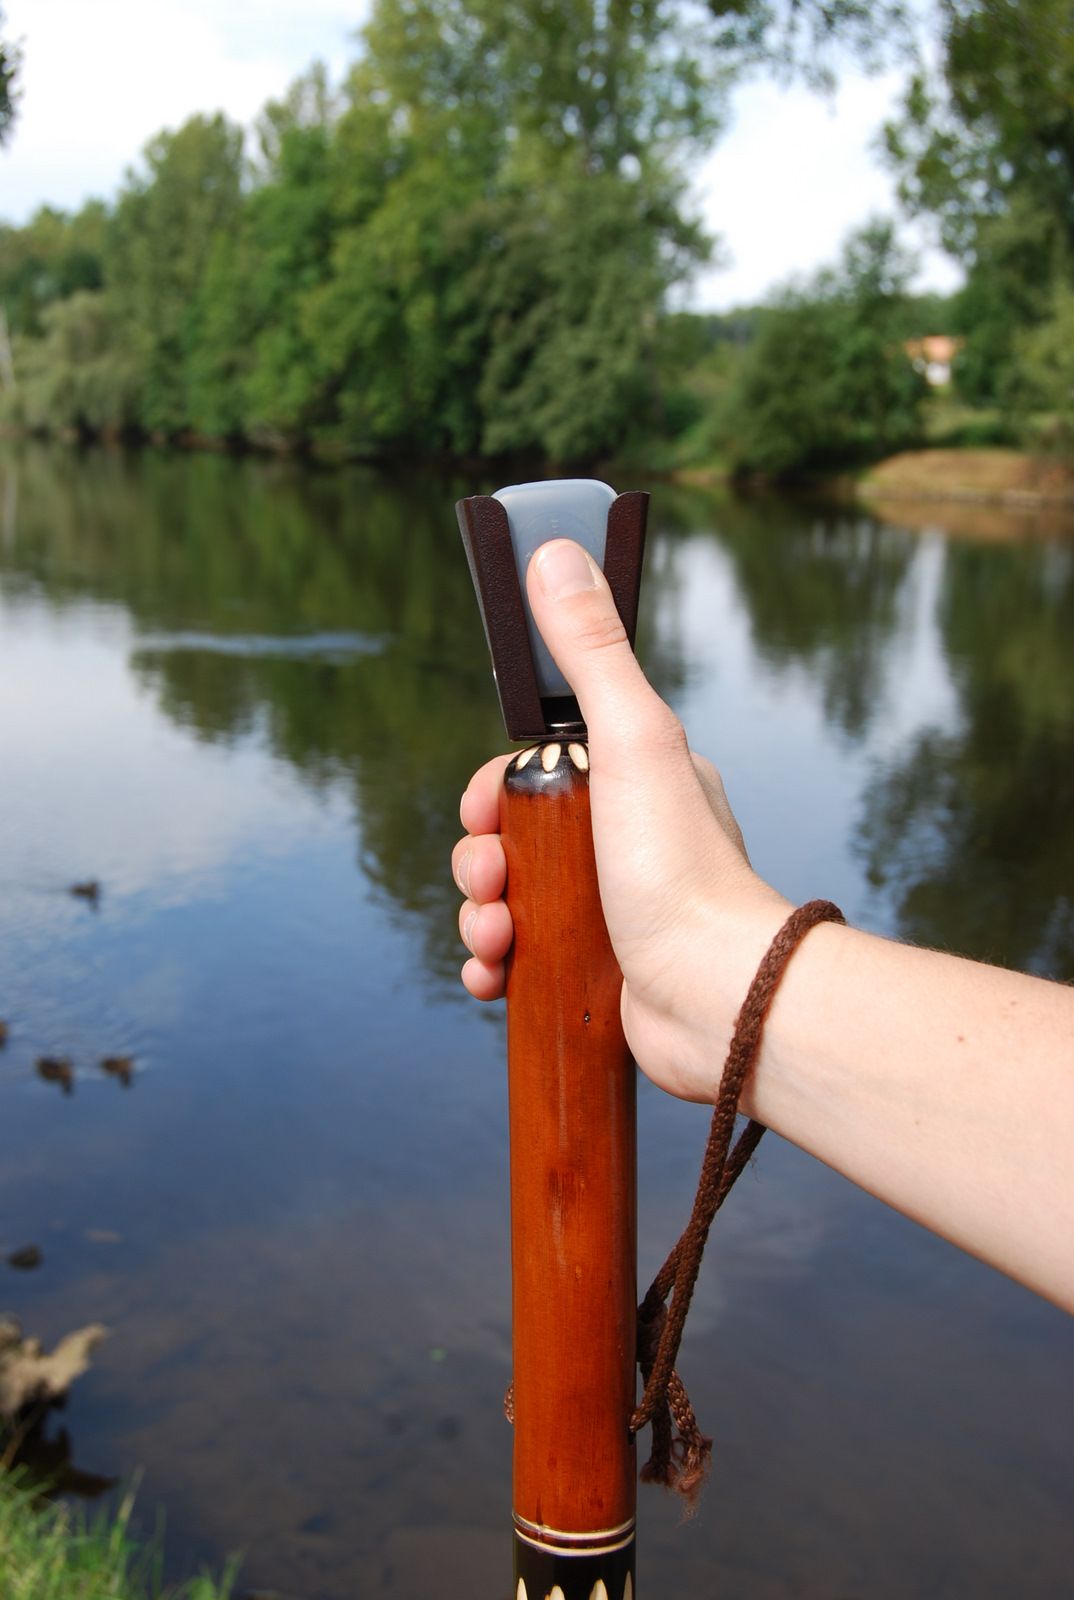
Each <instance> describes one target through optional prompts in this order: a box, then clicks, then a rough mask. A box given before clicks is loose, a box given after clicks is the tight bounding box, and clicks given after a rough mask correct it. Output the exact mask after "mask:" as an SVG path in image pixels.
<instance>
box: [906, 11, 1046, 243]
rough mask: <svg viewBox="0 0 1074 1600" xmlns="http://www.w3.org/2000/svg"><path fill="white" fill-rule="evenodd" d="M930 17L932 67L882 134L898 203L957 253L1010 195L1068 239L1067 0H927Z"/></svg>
mask: <svg viewBox="0 0 1074 1600" xmlns="http://www.w3.org/2000/svg"><path fill="white" fill-rule="evenodd" d="M938 17H939V22H940V28H941V41H942V52H941V57H940V68H939V70H938V71H937V72H928V71H925V70H921V71H919V72H918V73H917V74H916V75H915V76H914V78H913V79H912V81H911V84H910V86H909V89H908V91H907V94H906V97H905V101H904V104H903V109H902V116H901V118H900V119H899V120H898V121H897V122H895V123H892V124H891V125H890V126H889V127H888V129H887V130H886V137H887V143H888V149H889V152H890V155H891V157H892V159H893V161H894V162H895V164H896V166H897V167H898V168H899V170H900V172H901V174H902V191H903V195H904V198H905V199H906V201H907V203H908V204H909V205H910V206H911V207H912V208H913V209H914V210H917V211H922V212H928V213H931V214H932V215H934V216H936V217H938V218H939V220H940V223H941V226H942V229H943V233H944V238H945V241H946V242H947V244H948V245H949V247H950V248H951V249H952V250H953V251H954V252H955V253H956V254H958V255H960V256H963V257H967V256H971V255H972V253H973V250H974V246H975V241H976V237H977V230H978V227H979V224H980V222H981V219H982V218H984V217H988V216H997V215H1001V214H1003V213H1004V212H1005V211H1006V210H1007V209H1008V207H1009V205H1010V203H1011V200H1012V198H1013V197H1014V196H1018V197H1020V198H1021V200H1022V201H1023V202H1024V203H1026V204H1027V205H1032V206H1033V207H1034V208H1038V209H1040V210H1041V211H1043V212H1044V213H1046V214H1047V215H1048V216H1050V217H1051V218H1053V219H1054V220H1055V222H1056V224H1057V225H1058V227H1059V228H1060V230H1061V231H1062V233H1063V235H1064V237H1065V239H1066V242H1067V244H1068V246H1074V205H1072V196H1074V118H1072V117H1071V106H1072V105H1074V4H1072V3H1071V0H939V9H938Z"/></svg>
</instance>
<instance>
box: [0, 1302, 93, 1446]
mask: <svg viewBox="0 0 1074 1600" xmlns="http://www.w3.org/2000/svg"><path fill="white" fill-rule="evenodd" d="M107 1334H108V1329H107V1328H104V1327H102V1326H101V1324H100V1323H99V1322H93V1323H91V1324H90V1326H89V1327H88V1328H79V1330H78V1332H77V1333H69V1334H68V1335H67V1337H66V1339H61V1340H60V1342H59V1344H58V1345H57V1346H56V1348H55V1350H53V1352H52V1354H51V1355H46V1354H45V1353H44V1351H43V1350H42V1348H41V1341H40V1339H24V1338H23V1336H22V1329H21V1327H20V1326H19V1324H18V1323H17V1322H16V1321H15V1319H14V1318H13V1317H0V1421H5V1422H10V1421H14V1419H15V1418H16V1417H18V1416H19V1414H20V1413H21V1412H24V1411H26V1410H28V1409H29V1407H31V1406H49V1405H55V1404H56V1402H57V1401H59V1400H62V1399H63V1397H64V1395H65V1394H66V1393H67V1391H68V1389H69V1388H70V1387H71V1385H72V1383H74V1381H75V1379H76V1378H80V1377H81V1376H82V1374H83V1373H84V1372H85V1371H86V1370H87V1369H88V1367H89V1364H90V1359H89V1358H90V1355H91V1354H92V1352H93V1351H94V1350H95V1349H96V1347H97V1345H99V1344H100V1342H101V1340H102V1339H104V1338H106V1337H107Z"/></svg>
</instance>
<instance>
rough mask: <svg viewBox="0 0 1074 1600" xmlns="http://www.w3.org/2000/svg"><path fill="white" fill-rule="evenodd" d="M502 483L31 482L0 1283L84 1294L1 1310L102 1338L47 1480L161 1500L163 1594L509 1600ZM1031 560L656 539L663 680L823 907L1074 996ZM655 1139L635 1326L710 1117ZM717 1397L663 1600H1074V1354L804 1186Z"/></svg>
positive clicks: (741, 1255) (659, 1508)
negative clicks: (470, 572)
mask: <svg viewBox="0 0 1074 1600" xmlns="http://www.w3.org/2000/svg"><path fill="white" fill-rule="evenodd" d="M626 486H627V485H623V487H626ZM478 487H491V486H482V485H476V484H450V483H444V482H438V483H421V482H414V481H413V480H406V481H398V482H392V481H389V480H386V479H383V478H376V477H374V476H372V475H369V474H365V473H360V472H339V473H331V474H329V473H320V474H318V473H303V472H302V471H300V470H299V469H297V468H295V467H291V466H287V465H272V464H264V463H251V462H239V463H237V462H232V461H228V460H222V459H210V458H205V459H187V458H174V459H173V458H169V457H167V456H163V455H153V456H144V457H142V458H140V459H135V460H127V459H124V458H122V457H118V456H109V455H104V454H95V455H89V456H84V457H80V456H78V455H77V454H75V453H71V452H66V451H56V452H48V451H45V450H44V449H17V448H15V447H13V446H10V445H9V446H7V447H5V450H4V453H3V454H0V1016H3V1017H6V1018H7V1019H9V1021H10V1024H11V1037H10V1041H9V1043H8V1046H7V1049H6V1050H5V1051H4V1052H3V1054H2V1055H0V1126H2V1129H3V1145H2V1150H3V1158H2V1161H0V1246H2V1247H3V1248H4V1249H5V1250H6V1249H10V1248H12V1247H14V1246H17V1245H21V1244H26V1243H31V1242H33V1243H36V1244H38V1245H39V1246H40V1247H41V1249H42V1251H43V1252H44V1261H43V1264H42V1266H41V1267H40V1269H39V1270H38V1271H36V1272H32V1273H15V1272H14V1271H10V1270H8V1269H4V1268H0V1273H2V1276H0V1291H2V1293H0V1309H5V1308H6V1309H10V1310H11V1311H13V1312H15V1313H16V1314H17V1315H18V1316H19V1317H20V1318H21V1320H22V1321H23V1324H24V1326H25V1327H26V1328H27V1329H28V1330H30V1331H33V1332H35V1333H39V1334H41V1335H42V1336H43V1337H45V1338H46V1339H53V1338H56V1337H58V1336H59V1335H61V1334H63V1333H64V1332H66V1331H67V1330H68V1329H69V1328H70V1327H72V1326H74V1325H76V1324H81V1323H84V1322H88V1321H91V1320H95V1319H99V1320H101V1321H103V1322H105V1323H107V1324H108V1326H109V1328H110V1329H111V1337H110V1338H109V1340H108V1342H107V1343H106V1344H105V1345H104V1346H102V1348H101V1350H100V1351H99V1352H98V1356H97V1359H96V1361H95V1364H94V1367H93V1370H92V1372H91V1373H90V1374H89V1375H88V1376H87V1377H86V1378H85V1379H83V1380H82V1381H81V1382H80V1383H79V1384H78V1385H77V1386H76V1388H75V1390H74V1391H73V1393H72V1396H71V1399H70V1403H69V1405H68V1407H67V1409H66V1411H65V1412H64V1413H63V1414H62V1416H59V1417H56V1418H54V1419H53V1421H52V1423H51V1424H50V1432H49V1435H48V1441H47V1442H48V1443H49V1444H50V1446H51V1449H52V1459H53V1465H54V1466H55V1465H56V1464H58V1463H59V1462H61V1461H66V1463H67V1471H68V1474H69V1477H68V1482H69V1484H70V1486H71V1487H72V1488H76V1489H81V1490H82V1491H86V1492H90V1491H93V1490H95V1489H100V1490H104V1491H105V1492H107V1489H106V1484H107V1480H109V1479H123V1478H125V1477H129V1476H130V1475H131V1474H132V1473H133V1472H135V1471H136V1470H137V1469H144V1477H143V1479H142V1487H141V1491H140V1502H141V1504H142V1506H143V1514H144V1518H145V1521H146V1522H147V1523H148V1524H151V1523H152V1520H153V1516H154V1508H156V1507H157V1506H158V1505H163V1506H164V1507H165V1508H166V1511H167V1518H168V1533H167V1555H168V1561H169V1566H170V1570H171V1571H172V1572H173V1574H174V1575H175V1576H180V1575H183V1574H186V1573H189V1572H190V1571H191V1570H193V1569H194V1568H195V1567H196V1566H197V1564H198V1563H199V1562H201V1561H208V1562H214V1563H217V1562H219V1561H220V1560H221V1559H222V1558H223V1556H224V1555H225V1554H226V1553H227V1552H229V1551H232V1550H236V1549H243V1550H245V1551H246V1552H247V1556H246V1562H245V1565H244V1568H243V1582H244V1584H245V1585H246V1586H247V1587H249V1588H251V1589H258V1590H269V1589H271V1590H272V1591H274V1592H278V1593H280V1594H285V1595H287V1596H289V1597H290V1596H295V1597H299V1600H345V1597H360V1600H366V1597H371V1600H372V1597H379V1596H384V1597H385V1600H423V1597H426V1596H431V1595H434V1594H435V1595H448V1596H451V1597H454V1596H460V1597H461V1596H463V1595H467V1596H469V1595H480V1596H488V1597H490V1600H500V1597H506V1596H507V1593H508V1589H509V1583H508V1565H509V1559H510V1558H509V1539H508V1535H507V1527H508V1514H509V1455H510V1436H509V1430H508V1428H507V1426H506V1424H505V1423H504V1421H503V1418H502V1415H501V1409H500V1406H501V1397H502V1394H503V1389H504V1385H505V1383H506V1380H507V1378H508V1375H509V1365H510V1328H509V1298H508V1297H509V1281H508V1259H507V1215H506V1192H507V1189H506V1178H507V1166H506V1161H507V1158H506V1150H505V1089H504V1081H503V1076H504V1075H503V1068H502V1059H503V1023H502V1016H501V1015H500V1014H499V1011H498V1008H493V1009H492V1010H491V1011H482V1010H480V1009H479V1008H478V1007H476V1006H474V1005H473V1004H471V1003H469V1002H467V1001H466V1000H465V999H464V998H463V997H462V995H461V991H459V990H458V988H457V986H456V980H455V973H456V971H457V967H458V965H459V963H460V960H461V952H460V950H459V948H458V947H457V944H456V933H455V916H456V909H457V897H456V894H455V891H454V889H453V887H452V885H451V883H450V881H449V875H448V864H447V858H448V851H449V849H450V846H451V844H452V842H453V841H454V839H455V837H456V834H457V821H456V806H457V797H458V793H459V791H460V789H461V787H462V785H463V783H464V781H465V779H466V777H467V776H468V774H469V772H470V771H471V770H472V768H473V767H474V766H475V765H476V764H477V763H478V762H479V761H481V760H483V759H484V758H485V757H486V756H487V755H488V754H489V753H490V752H492V751H495V750H496V749H498V748H500V747H501V746H502V730H501V727H500V723H499V717H498V712H497V710H496V706H495V702H494V698H493V694H492V690H491V685H490V680H489V674H488V669H487V666H486V661H485V655H484V646H483V643H482V641H481V638H480V635H479V629H478V626H477V623H476V616H475V610H474V604H473V600H472V596H471V593H470V589H469V578H468V576H467V572H466V565H465V562H464V560H463V558H462V555H461V551H460V549H459V545H458V538H457V534H456V532H455V528H454V517H453V512H452V501H453V498H454V496H455V494H456V493H458V492H465V491H467V490H472V489H474V488H478ZM991 520H992V519H986V518H984V517H983V516H977V515H975V516H973V517H971V519H970V525H969V526H968V527H967V526H959V527H958V528H953V527H952V526H951V524H950V519H948V521H947V524H946V525H945V518H944V515H943V513H941V512H937V514H936V517H935V520H934V522H932V523H929V524H928V525H926V526H918V527H916V528H911V527H909V526H908V525H903V524H900V523H899V522H895V521H883V520H879V519H876V518H873V517H870V516H867V515H865V514H863V513H860V512H852V511H846V510H844V511H842V512H826V511H823V510H817V509H811V508H802V507H800V506H799V507H793V506H787V505H780V504H778V503H765V504H759V503H757V502H754V503H751V504H746V505H743V504H736V503H735V502H733V501H730V500H728V499H726V498H717V497H715V496H713V497H706V496H702V495H688V494H685V493H683V492H681V491H680V492H672V491H670V490H660V491H659V492H658V493H657V495H656V498H655V503H654V524H655V526H654V532H653V536H652V541H651V547H650V554H649V558H648V564H647V576H646V587H645V591H644V595H643V602H644V618H643V624H642V637H641V640H640V650H641V653H642V655H643V658H644V660H645V662H646V664H647V666H648V668H649V670H650V672H651V674H652V675H653V677H654V679H655V680H656V682H657V683H658V685H659V686H660V688H661V689H662V691H663V692H664V693H665V694H666V695H667V696H668V697H669V698H670V699H671V700H672V702H673V703H674V704H675V706H676V707H677V708H678V710H679V711H680V712H681V714H682V715H683V717H684V718H685V720H686V722H687V726H688V728H689V730H690V732H691V735H692V739H693V742H694V744H695V745H696V746H697V747H698V748H700V749H701V750H703V751H704V752H706V753H707V754H710V755H712V756H713V757H714V758H715V759H716V760H717V761H718V762H719V763H720V765H721V767H722V768H723V770H724V772H725V775H726V779H727V784H728V788H729V790H730V792H731V795H732V799H733V801H734V803H735V805H736V808H737V810H738V813H739V816H740V817H741V819H742V821H743V825H744V827H745V830H746V834H747V837H748V839H749V842H750V846H751V850H752V853H753V856H754V860H755V861H756V863H757V865H758V866H759V868H760V870H761V871H762V872H764V873H765V874H766V875H767V876H769V877H770V878H771V879H772V880H773V881H774V882H775V883H776V884H778V885H779V886H780V888H782V889H783V890H784V891H785V892H786V893H787V894H788V895H790V896H791V897H792V898H795V899H805V898H808V897H810V896H812V895H817V894H822V895H827V896H831V897H832V898H834V899H836V900H837V901H839V902H840V903H841V904H842V905H843V906H844V908H845V909H846V911H847V913H848V915H849V916H850V917H852V918H853V919H855V920H857V921H859V922H860V923H862V924H864V925H865V926H867V927H870V928H874V929H877V930H880V931H883V932H887V933H896V934H901V935H905V936H907V937H910V938H913V939H916V940H921V941H925V942H928V943H930V944H935V945H939V946H944V947H948V948H952V949H957V950H960V951H965V952H968V953H971V954H975V955H979V956H985V957H988V958H990V959H993V960H996V961H999V962H1006V963H1010V964H1014V965H1019V966H1024V967H1028V968H1031V969H1032V970H1034V971H1038V972H1042V973H1047V974H1049V975H1051V976H1053V977H1057V978H1062V979H1066V980H1069V979H1071V978H1074V537H1071V536H1065V535H1064V534H1063V532H1062V530H1049V529H1046V528H1041V527H1038V526H1036V525H1034V524H1033V523H1032V522H1023V523H1020V524H1017V525H1016V536H1015V537H1014V538H1011V537H1009V536H1007V537H997V533H1002V532H1003V531H1004V530H1002V529H998V530H997V528H995V527H993V526H992V525H991ZM962 521H963V522H965V513H963V514H962ZM1008 534H1009V530H1008ZM89 877H93V878H98V879H100V881H101V883H102V885H103V894H102V897H101V900H100V903H99V905H98V907H97V908H96V909H95V908H94V907H93V906H92V905H91V904H89V903H87V902H84V901H78V900H75V899H73V898H72V897H71V896H70V895H69V894H68V893H67V887H68V885H69V884H71V883H72V882H74V881H75V880H78V879H85V878H89ZM43 1053H65V1054H67V1053H69V1054H70V1055H71V1056H72V1057H73V1058H74V1060H75V1064H76V1070H77V1080H76V1083H75V1088H74V1092H73V1094H71V1095H70V1096H64V1095H62V1094H61V1093H60V1092H59V1090H58V1089H57V1087H56V1086H55V1085H50V1084H46V1083H43V1082H40V1081H38V1079H37V1078H36V1077H35V1074H34V1070H33V1064H34V1060H35V1058H36V1057H37V1056H38V1055H40V1054H43ZM112 1053H130V1054H132V1055H133V1056H134V1057H135V1058H136V1063H137V1066H136V1073H135V1077H134V1080H133V1082H132V1084H131V1086H130V1087H129V1088H128V1089H124V1088H123V1087H122V1085H121V1084H120V1083H118V1082H117V1081H115V1080H114V1079H110V1078H106V1077H105V1076H104V1075H103V1074H102V1073H101V1072H100V1071H99V1070H98V1068H97V1066H96V1063H97V1061H98V1060H99V1058H100V1057H101V1056H103V1055H105V1054H112ZM1036 1109H1038V1108H1032V1107H1024V1108H1021V1110H1020V1112H1019V1113H1018V1114H1026V1115H1028V1114H1033V1113H1034V1112H1035V1110H1036ZM640 1120H641V1132H640V1138H641V1215H642V1224H641V1273H642V1275H643V1276H644V1275H645V1274H646V1273H647V1272H648V1271H649V1270H651V1269H652V1268H653V1267H654V1266H655V1265H656V1264H657V1262H658V1260H659V1258H660V1257H661V1256H662V1254H663V1251H664V1249H665V1248H666V1246H667V1245H668V1243H669V1242H670V1240H671V1239H672V1238H673V1237H674V1235H675V1234H676V1233H677V1231H678V1228H679V1226H680V1225H681V1223H682V1221H683V1220H684V1218H685V1215H686V1211H687V1209H688V1205H689V1200H690V1196H691V1193H692V1185H693V1181H694V1178H695V1170H696V1162H697V1159H698V1157H699V1155H700V1150H701V1147H702V1144H703V1141H704V1136H705V1130H706V1124H707V1118H706V1116H705V1114H704V1112H703V1111H702V1110H701V1109H700V1108H697V1107H690V1106H685V1105H680V1104H677V1103H674V1102H672V1101H671V1100H669V1099H667V1098H666V1097H664V1096H661V1095H659V1094H657V1093H656V1092H655V1091H653V1090H651V1089H649V1088H648V1087H647V1086H644V1085H643V1089H642V1094H641V1103H640ZM1012 1203H1014V1204H1017V1197H1016V1196H1015V1197H1013V1199H1012ZM681 1366H682V1368H683V1371H684V1373H685V1375H686V1377H687V1380H688V1382H689V1385H690V1388H691V1391H692V1393H693V1397H694V1400H695V1403H696V1405H697V1409H698V1412H699V1415H700V1418H701V1421H702V1424H703V1425H704V1426H705V1427H706V1428H707V1430H708V1431H710V1432H712V1433H714V1434H715V1438H716V1459H715V1467H714V1472H713V1478H712V1482H711V1485H710V1487H709V1490H708V1493H707V1495H706V1498H705V1501H704V1504H703V1507H702V1510H701V1512H700V1514H699V1515H698V1516H697V1517H696V1518H695V1519H694V1520H693V1521H692V1522H691V1523H689V1524H686V1525H681V1524H680V1521H679V1516H678V1512H677V1510H676V1507H675V1505H674V1504H672V1503H671V1502H670V1501H669V1500H668V1499H666V1498H665V1497H663V1496H661V1495H660V1494H659V1493H657V1492H655V1491H647V1490H646V1491H643V1492H642V1496H641V1534H640V1540H639V1548H640V1552H641V1555H640V1560H641V1570H640V1576H641V1589H642V1593H643V1594H644V1595H646V1596H648V1597H650V1600H658V1597H659V1600H665V1597H667V1600H707V1597H709V1596H713V1595H719V1596H721V1597H723V1600H791V1597H796V1600H799V1597H808V1600H866V1597H869V1600H906V1597H937V1600H940V1597H943V1600H969V1597H974V1600H984V1597H1000V1596H1003V1597H1012V1596H1018V1597H1023V1600H1036V1597H1040V1600H1044V1597H1049V1600H1053V1597H1059V1596H1062V1595H1068V1594H1070V1593H1072V1592H1074V1516H1072V1512H1071V1506H1072V1487H1074V1400H1072V1395H1074V1325H1072V1324H1071V1323H1070V1322H1069V1320H1067V1319H1065V1318H1064V1317H1063V1316H1061V1315H1060V1313H1059V1312H1057V1311H1055V1310H1053V1309H1052V1308H1050V1307H1048V1306H1046V1305H1044V1304H1041V1303H1039V1302H1038V1301H1036V1300H1035V1299H1033V1297H1032V1296H1030V1295H1029V1294H1027V1293H1026V1292H1024V1291H1023V1290H1021V1289H1018V1288H1016V1287H1014V1286H1013V1285H1011V1284H1009V1283H1007V1282H1005V1281H1004V1280H1003V1279H1001V1278H999V1277H998V1276H996V1275H995V1274H993V1273H991V1272H990V1271H988V1270H987V1269H986V1268H984V1267H981V1266H979V1265H977V1264H976V1263H975V1262H973V1261H971V1260H968V1259H966V1258H964V1257H963V1256H961V1255H960V1254H958V1253H957V1252H956V1251H955V1250H953V1249H952V1248H950V1247H948V1246H946V1245H944V1244H942V1243H940V1242H939V1241H937V1240H935V1239H933V1238H931V1237H929V1236H928V1235H927V1234H925V1233H924V1232H922V1231H921V1230H919V1229H918V1228H916V1227H915V1226H914V1225H912V1224H911V1223H909V1222H905V1221H903V1220H901V1219H899V1218H898V1217H896V1216H894V1215H891V1214H889V1213H887V1212H886V1211H885V1210H884V1208H883V1207H881V1206H880V1205H878V1204H877V1203H876V1202H874V1201H873V1200H871V1199H869V1198H868V1197H867V1196H865V1195H863V1194H861V1193H859V1192H858V1191H857V1190H855V1189H854V1188H852V1187H851V1186H850V1185H849V1184H847V1183H846V1182H844V1181H843V1180H842V1179H840V1178H838V1177H836V1176H834V1175H833V1174H831V1173H829V1172H828V1171H827V1170H825V1169H824V1168H822V1167H820V1166H819V1165H817V1164H816V1163H814V1162H812V1161H810V1160H809V1159H808V1158H806V1157H805V1156H802V1155H801V1154H799V1153H798V1152H797V1151H795V1150H794V1149H792V1148H791V1147H789V1146H787V1145H783V1144H781V1143H779V1142H778V1141H777V1140H775V1139H773V1140H772V1141H771V1142H770V1143H766V1144H765V1146H764V1148H763V1150H762V1152H761V1155H760V1158H759V1161H758V1163H757V1166H756V1169H755V1171H753V1172H752V1173H751V1174H750V1175H748V1176H747V1178H746V1179H744V1180H743V1183H742V1184H741V1186H740V1188H739V1189H738V1190H737V1191H736V1193H735V1195H734V1198H733V1201H732V1202H731V1204H729V1206H728V1208H727V1211H726V1212H725V1213H724V1214H723V1215H722V1217H721V1222H720V1225H719V1227H718V1228H717V1230H716V1233H715V1235H714V1239H713V1244H712V1246H711V1247H710V1256H709V1259H708V1260H707V1262H706V1267H705V1270H704V1274H703V1279H702V1283H701V1285H700V1288H699V1291H698V1295H697V1297H696V1300H695V1308H694V1311H693V1314H692V1318H691V1327H690V1330H689V1333H688V1337H687V1340H686V1343H685V1346H684V1352H683V1357H682V1362H681Z"/></svg>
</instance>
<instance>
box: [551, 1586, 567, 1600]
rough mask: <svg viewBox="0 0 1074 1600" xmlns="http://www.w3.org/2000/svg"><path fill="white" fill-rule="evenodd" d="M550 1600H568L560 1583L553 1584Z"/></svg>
mask: <svg viewBox="0 0 1074 1600" xmlns="http://www.w3.org/2000/svg"><path fill="white" fill-rule="evenodd" d="M548 1600H567V1596H566V1595H565V1594H564V1593H563V1590H562V1589H561V1588H560V1586H559V1584H558V1583H556V1584H553V1586H552V1589H551V1591H550V1593H549V1596H548Z"/></svg>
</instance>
